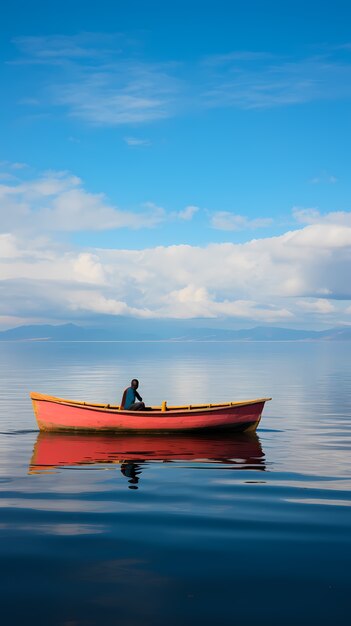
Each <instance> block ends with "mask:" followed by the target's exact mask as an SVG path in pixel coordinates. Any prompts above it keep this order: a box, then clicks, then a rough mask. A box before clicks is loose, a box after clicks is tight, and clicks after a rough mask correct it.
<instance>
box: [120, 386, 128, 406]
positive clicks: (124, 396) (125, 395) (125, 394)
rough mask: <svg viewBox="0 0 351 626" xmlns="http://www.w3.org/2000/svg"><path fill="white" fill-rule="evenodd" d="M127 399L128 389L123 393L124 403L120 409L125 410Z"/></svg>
mask: <svg viewBox="0 0 351 626" xmlns="http://www.w3.org/2000/svg"><path fill="white" fill-rule="evenodd" d="M126 398H127V389H125V390H124V391H123V397H122V402H121V407H120V408H121V409H124V405H125V403H126Z"/></svg>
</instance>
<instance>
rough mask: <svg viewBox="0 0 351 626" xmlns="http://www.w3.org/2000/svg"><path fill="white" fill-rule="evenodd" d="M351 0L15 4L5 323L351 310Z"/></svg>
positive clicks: (333, 319)
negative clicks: (123, 317) (350, 1)
mask: <svg viewBox="0 0 351 626" xmlns="http://www.w3.org/2000/svg"><path fill="white" fill-rule="evenodd" d="M350 23H351V5H350V3H349V2H348V1H341V0H334V1H333V2H332V1H330V0H324V1H323V0H319V1H318V2H315V1H314V0H311V1H309V2H307V3H306V2H301V1H300V0H295V1H294V2H291V1H290V0H286V1H285V2H281V1H279V2H278V0H276V1H273V0H245V1H244V0H237V1H235V0H232V1H229V0H227V1H223V0H216V1H213V0H207V1H206V0H203V1H202V2H200V1H195V0H187V2H185V1H183V0H178V1H177V2H174V3H171V2H167V3H166V2H161V1H156V0H150V1H147V0H144V1H141V0H129V1H128V2H122V1H119V0H115V1H108V0H100V1H99V2H94V1H91V2H89V3H86V2H81V1H80V0H70V1H69V2H68V1H67V0H61V1H60V2H55V1H53V2H50V3H48V2H47V1H39V0H33V1H24V0H23V1H22V2H19V1H18V0H13V1H12V2H11V3H8V4H7V6H6V8H5V9H3V12H2V20H1V23H0V80H1V94H2V96H1V99H0V328H1V329H5V328H10V327H13V326H16V325H20V324H27V323H43V322H50V323H61V322H67V321H74V322H76V323H83V324H95V325H96V323H97V322H99V324H100V325H102V324H103V323H104V322H106V323H111V321H114V320H117V321H118V317H119V316H132V317H137V318H141V319H145V320H147V319H150V318H176V319H189V320H192V319H197V318H205V319H208V320H209V321H211V320H216V323H218V321H221V320H222V323H223V327H226V326H228V325H231V326H233V325H234V326H236V327H238V328H243V327H249V326H256V325H265V324H267V325H271V326H286V327H296V328H316V329H320V328H328V327H332V326H335V325H338V324H351V302H350V300H351V286H350V280H349V274H350V270H351V264H350V261H351V212H350V209H351V202H350V198H351V195H350V192H351V176H350V145H351V142H350V139H351V136H350V135H351V116H350V111H351V109H350V105H351V31H350V28H349V24H350Z"/></svg>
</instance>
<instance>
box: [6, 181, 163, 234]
mask: <svg viewBox="0 0 351 626" xmlns="http://www.w3.org/2000/svg"><path fill="white" fill-rule="evenodd" d="M0 217H1V226H2V229H3V230H7V231H12V230H13V231H15V232H22V233H23V232H28V231H30V232H35V233H36V232H52V231H79V230H96V231H98V230H108V229H116V228H135V229H138V228H153V227H154V226H157V225H158V224H159V223H161V222H162V221H163V220H164V219H165V217H166V212H165V211H164V209H162V208H161V207H158V206H156V205H155V204H152V203H146V204H145V205H144V207H143V208H142V209H141V210H139V211H136V212H132V211H123V210H121V209H119V208H117V207H115V206H112V205H110V204H109V203H108V201H107V199H106V198H105V196H104V194H92V193H89V192H87V191H86V190H85V189H84V188H83V186H82V181H81V180H80V179H79V178H78V177H77V176H72V175H71V174H69V173H68V172H47V173H45V174H43V175H41V176H39V177H37V178H34V179H32V180H27V181H16V182H14V183H12V184H11V185H10V184H6V185H5V184H0Z"/></svg>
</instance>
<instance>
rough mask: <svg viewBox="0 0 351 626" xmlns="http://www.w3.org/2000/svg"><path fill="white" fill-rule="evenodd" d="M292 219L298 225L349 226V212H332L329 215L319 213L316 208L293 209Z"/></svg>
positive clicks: (350, 224)
mask: <svg viewBox="0 0 351 626" xmlns="http://www.w3.org/2000/svg"><path fill="white" fill-rule="evenodd" d="M292 213H293V217H294V219H295V220H296V221H297V222H298V223H299V224H334V225H336V224H337V225H340V226H351V211H332V212H330V213H324V214H322V213H320V211H318V209H316V208H310V209H308V208H307V209H305V208H303V207H293V210H292Z"/></svg>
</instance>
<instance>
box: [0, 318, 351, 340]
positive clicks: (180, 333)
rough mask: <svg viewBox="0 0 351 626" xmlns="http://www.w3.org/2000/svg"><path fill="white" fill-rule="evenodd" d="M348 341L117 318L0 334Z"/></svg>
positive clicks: (342, 335) (349, 332)
mask: <svg viewBox="0 0 351 626" xmlns="http://www.w3.org/2000/svg"><path fill="white" fill-rule="evenodd" d="M133 340H134V341H350V340H351V326H340V327H337V328H331V329H329V330H323V331H313V330H294V329H290V328H275V327H267V326H257V327H256V328H248V329H244V330H231V329H223V328H205V327H202V326H200V327H192V326H191V323H189V322H188V321H186V322H185V321H184V320H182V321H177V320H173V321H169V320H136V319H128V318H121V320H120V322H118V323H116V324H115V325H114V326H113V327H108V328H88V327H84V326H78V325H76V324H61V325H57V326H54V325H51V324H36V325H31V326H17V327H16V328H11V329H9V330H4V331H0V341H133Z"/></svg>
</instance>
